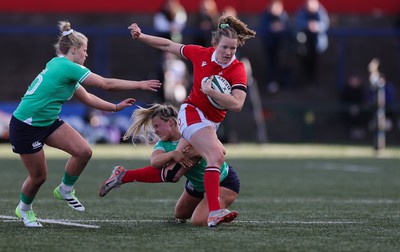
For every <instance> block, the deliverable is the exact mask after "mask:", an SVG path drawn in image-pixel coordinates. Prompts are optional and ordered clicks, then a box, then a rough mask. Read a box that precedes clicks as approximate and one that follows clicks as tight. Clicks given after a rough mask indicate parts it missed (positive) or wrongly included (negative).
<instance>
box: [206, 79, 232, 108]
mask: <svg viewBox="0 0 400 252" xmlns="http://www.w3.org/2000/svg"><path fill="white" fill-rule="evenodd" d="M212 76H214V78H213V80H212V82H211V88H212V89H214V90H216V91H218V92H220V93H223V94H229V95H230V94H232V87H231V84H229V82H228V81H227V80H226V79H225V78H224V77H222V76H219V75H212ZM212 76H210V77H205V78H203V80H202V82H204V81H207V80H209V79H210V78H211V77H212ZM207 98H208V100H209V101H210V102H211V104H212V105H213V106H214V107H216V108H217V109H221V110H224V109H225V108H224V107H222V106H221V105H219V104H218V103H217V102H216V101H215V100H214V99H213V98H211V97H210V96H208V95H207Z"/></svg>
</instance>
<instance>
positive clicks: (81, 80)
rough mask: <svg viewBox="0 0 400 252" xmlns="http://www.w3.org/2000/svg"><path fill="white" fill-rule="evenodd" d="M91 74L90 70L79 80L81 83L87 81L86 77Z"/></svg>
mask: <svg viewBox="0 0 400 252" xmlns="http://www.w3.org/2000/svg"><path fill="white" fill-rule="evenodd" d="M90 73H91V71H90V70H88V71H87V72H86V73H85V74H84V75H83V76H82V77H81V78H80V79H79V81H78V82H79V83H82V82H83V81H84V80H85V79H86V77H88V75H89V74H90Z"/></svg>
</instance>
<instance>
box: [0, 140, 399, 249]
mask: <svg viewBox="0 0 400 252" xmlns="http://www.w3.org/2000/svg"><path fill="white" fill-rule="evenodd" d="M227 150H228V156H227V161H228V162H229V163H230V164H231V165H232V166H233V167H234V168H235V169H236V171H237V172H238V174H239V176H240V178H241V192H240V195H239V197H238V199H237V201H236V202H235V203H234V205H233V206H232V207H231V209H235V210H238V211H239V217H238V219H237V220H236V221H235V222H232V223H230V224H225V225H224V224H223V225H221V226H219V227H218V228H217V229H216V230H210V229H208V228H207V227H192V226H191V224H190V222H189V223H185V224H176V223H174V218H173V211H174V206H175V202H176V200H177V199H178V197H179V195H180V194H181V192H182V190H183V182H184V180H181V181H180V182H178V183H177V184H142V183H131V184H125V185H123V186H122V187H121V188H120V189H118V190H116V191H112V192H110V193H109V194H108V195H107V196H106V197H104V198H99V197H98V187H99V186H100V184H101V182H102V181H103V180H104V179H105V178H107V177H108V176H109V175H110V172H111V170H112V167H113V166H114V165H116V164H119V165H123V166H124V167H126V168H128V169H132V168H139V167H142V166H145V165H147V164H148V157H149V153H150V152H151V148H149V147H147V148H142V147H138V148H133V147H131V146H96V147H95V148H94V156H93V158H92V160H91V161H90V163H89V165H88V166H87V168H86V169H85V171H84V172H83V174H82V176H81V177H80V179H79V181H78V183H77V185H76V190H77V196H78V197H79V199H80V201H81V202H82V203H83V204H84V205H85V207H86V211H85V212H83V213H80V212H77V211H74V210H72V209H71V208H69V207H68V206H67V204H66V203H64V202H62V201H58V200H56V199H54V198H53V196H52V191H53V189H54V188H55V187H56V186H57V185H58V184H59V182H60V180H61V176H62V174H63V166H64V164H65V162H66V160H67V158H68V157H67V156H66V155H64V154H61V153H60V152H57V151H53V150H51V149H47V150H46V151H47V153H48V179H47V182H46V183H45V184H44V185H43V186H42V189H41V191H40V192H39V194H38V195H37V197H36V199H35V202H34V210H35V212H36V213H37V216H38V218H39V219H42V224H43V225H44V228H42V229H27V228H25V227H24V226H23V223H22V222H21V221H19V220H16V218H15V215H14V210H15V207H16V206H17V204H18V201H19V190H20V187H21V184H22V182H23V180H24V179H25V177H26V170H25V168H24V167H23V166H22V163H21V161H20V160H19V159H18V158H17V157H18V156H17V155H14V154H12V153H10V151H9V146H7V145H6V146H1V147H0V158H1V163H0V178H1V181H2V183H1V184H0V251H110V250H112V251H399V250H400V242H399V241H400V168H399V159H398V157H400V150H399V149H396V148H392V149H387V150H386V151H385V152H384V153H381V154H380V157H381V158H378V157H376V156H375V153H374V152H373V151H372V150H371V149H370V148H369V147H354V146H353V147H351V146H312V145H311V146H307V145H266V146H239V147H238V146H227Z"/></svg>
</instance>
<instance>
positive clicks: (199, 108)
mask: <svg viewBox="0 0 400 252" xmlns="http://www.w3.org/2000/svg"><path fill="white" fill-rule="evenodd" d="M129 29H130V30H131V35H132V38H133V39H136V40H139V41H142V42H143V43H145V44H147V45H150V46H152V47H154V48H157V49H160V50H163V51H166V52H169V53H172V54H175V55H177V56H182V57H184V58H185V59H188V60H190V61H191V62H192V65H193V73H194V78H193V86H192V89H191V91H190V94H189V96H188V97H187V98H186V100H185V101H184V103H183V104H182V105H181V108H180V111H179V115H178V118H179V128H180V131H181V133H182V136H183V138H184V139H185V140H186V141H188V142H189V143H190V144H191V145H192V146H193V147H194V148H195V149H196V150H197V151H198V152H199V154H200V155H201V156H202V157H203V158H204V159H205V160H206V161H207V168H206V171H205V174H204V187H205V190H206V198H207V202H208V206H209V215H208V226H209V227H215V226H216V225H218V224H219V223H221V222H224V219H226V216H229V215H231V213H230V211H229V210H227V209H221V207H220V203H219V200H218V195H219V180H220V167H221V165H222V163H223V162H224V154H225V151H224V147H223V146H222V144H221V142H220V141H219V140H218V137H217V133H216V131H217V129H218V126H219V124H220V123H221V122H222V120H223V119H224V117H225V115H226V112H227V110H231V111H235V112H239V111H241V109H242V107H243V104H244V101H245V99H246V89H247V86H246V85H247V83H246V82H247V75H246V71H245V68H244V65H243V63H241V62H240V61H239V60H238V59H237V58H236V57H235V53H236V50H237V48H238V46H243V45H244V43H245V41H246V40H247V39H249V38H253V37H255V34H256V33H255V32H254V31H253V30H251V29H249V28H247V25H246V24H244V23H243V22H242V21H240V20H239V19H237V18H235V17H232V16H222V17H221V18H220V19H219V22H218V28H217V30H216V31H213V32H212V38H211V43H212V46H211V47H208V48H206V47H202V46H198V45H183V44H179V43H175V42H172V41H171V40H169V39H165V38H161V37H156V36H151V35H147V34H144V33H142V32H141V29H140V27H139V26H138V25H137V24H136V23H133V24H132V25H130V26H129ZM211 75H220V76H222V77H224V78H225V79H226V80H227V81H228V82H229V83H230V84H231V85H232V95H228V94H223V93H219V92H217V91H215V90H213V89H212V88H211V80H212V79H211V78H210V80H209V81H205V82H202V80H203V78H205V77H209V76H211ZM207 96H210V97H212V98H213V99H214V100H215V101H216V102H217V103H218V104H220V105H221V106H222V107H224V108H225V109H224V110H220V109H218V108H216V107H214V106H213V105H212V104H211V103H210V102H209V100H208V99H207ZM189 143H187V142H185V141H183V140H181V141H180V143H179V146H178V149H183V148H184V147H185V146H187V145H188V144H189ZM183 172H184V169H181V170H180V171H179V172H178V174H177V176H181V175H182V173H183Z"/></svg>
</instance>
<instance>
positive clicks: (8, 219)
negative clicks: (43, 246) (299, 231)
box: [0, 215, 361, 228]
mask: <svg viewBox="0 0 400 252" xmlns="http://www.w3.org/2000/svg"><path fill="white" fill-rule="evenodd" d="M38 220H39V221H40V222H43V223H50V224H59V225H65V226H75V227H83V228H100V226H97V225H87V224H80V223H77V222H94V223H171V222H174V221H173V220H172V219H169V220H135V219H129V220H110V219H105V220H100V219H92V220H73V222H72V220H65V219H63V220H52V219H38ZM0 221H1V222H16V221H20V220H19V219H18V218H16V217H13V216H6V215H0ZM189 222H190V221H189ZM234 222H236V223H249V224H258V225H267V224H278V225H279V224H294V225H346V224H360V223H361V222H356V221H295V220H293V221H285V220H281V221H279V220H278V221H268V220H235V221H234Z"/></svg>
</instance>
